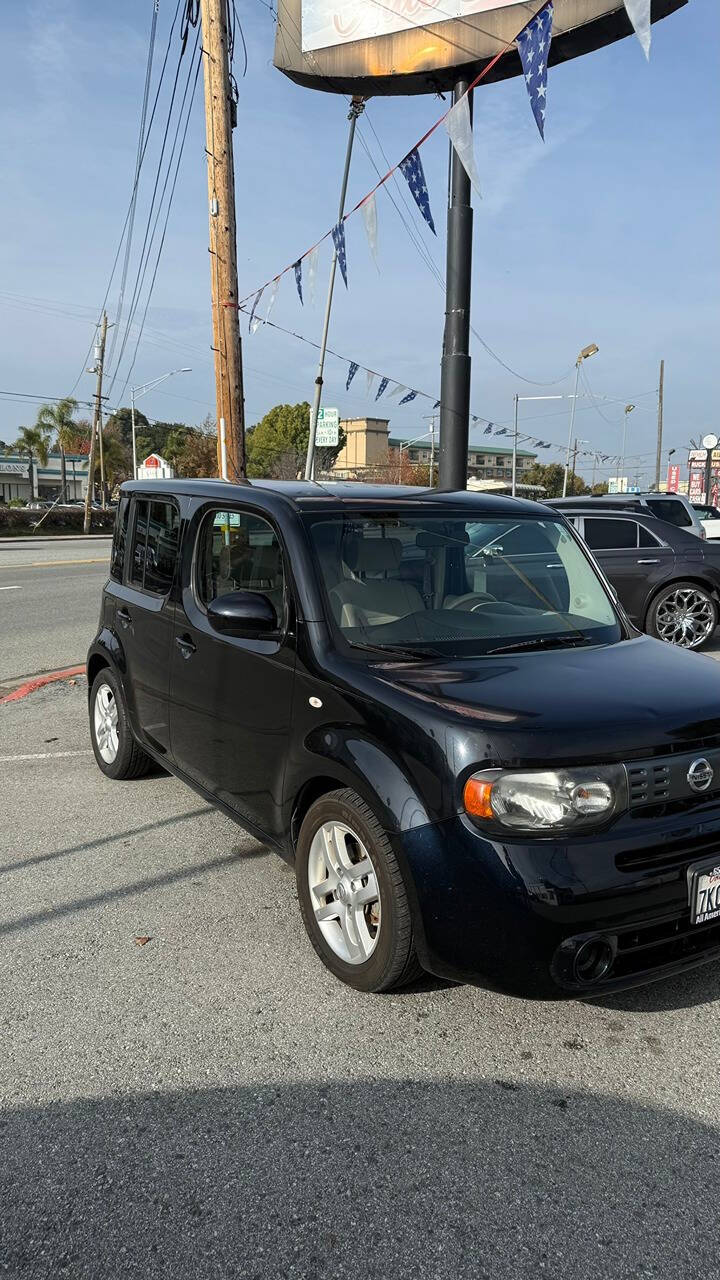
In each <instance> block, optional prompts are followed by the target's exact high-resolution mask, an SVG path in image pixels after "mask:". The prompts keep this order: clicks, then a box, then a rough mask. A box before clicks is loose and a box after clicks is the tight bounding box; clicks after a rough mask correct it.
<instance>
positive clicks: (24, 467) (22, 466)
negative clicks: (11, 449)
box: [0, 462, 28, 476]
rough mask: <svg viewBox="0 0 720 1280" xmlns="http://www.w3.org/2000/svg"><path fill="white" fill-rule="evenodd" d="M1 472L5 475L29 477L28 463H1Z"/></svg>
mask: <svg viewBox="0 0 720 1280" xmlns="http://www.w3.org/2000/svg"><path fill="white" fill-rule="evenodd" d="M0 471H1V472H3V474H4V475H12V476H27V474H28V463H27V462H0Z"/></svg>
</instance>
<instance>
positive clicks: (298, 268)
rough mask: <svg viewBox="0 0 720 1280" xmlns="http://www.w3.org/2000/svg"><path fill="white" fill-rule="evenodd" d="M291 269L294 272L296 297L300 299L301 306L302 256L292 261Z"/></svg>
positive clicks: (301, 304)
mask: <svg viewBox="0 0 720 1280" xmlns="http://www.w3.org/2000/svg"><path fill="white" fill-rule="evenodd" d="M293 270H294V272H295V284H296V285H297V291H298V298H299V299H300V306H301V307H302V306H303V305H304V304H303V296H302V258H298V260H297V262H294V263H293Z"/></svg>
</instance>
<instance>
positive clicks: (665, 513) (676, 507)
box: [647, 498, 692, 529]
mask: <svg viewBox="0 0 720 1280" xmlns="http://www.w3.org/2000/svg"><path fill="white" fill-rule="evenodd" d="M647 504H648V507H649V509H650V511H652V513H653V515H654V516H658V517H659V518H660V519H661V520H667V521H668V523H669V524H675V525H677V527H678V529H687V527H688V525H691V524H692V517H691V516H690V515H689V513H688V512H687V511H686V510H685V507H684V506H683V504H682V502H677V501H676V500H675V499H673V498H667V499H664V500H663V501H661V502H657V501H655V500H654V499H653V498H648V499H647Z"/></svg>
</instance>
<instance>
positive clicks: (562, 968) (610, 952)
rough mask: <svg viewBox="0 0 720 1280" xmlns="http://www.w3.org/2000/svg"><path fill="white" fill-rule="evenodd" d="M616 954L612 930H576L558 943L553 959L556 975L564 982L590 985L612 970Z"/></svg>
mask: <svg viewBox="0 0 720 1280" xmlns="http://www.w3.org/2000/svg"><path fill="white" fill-rule="evenodd" d="M616 954H617V938H616V937H614V935H612V934H603V933H591V934H579V935H578V936H577V937H574V938H566V939H565V941H564V942H562V943H561V944H560V946H559V947H558V949H557V951H556V953H555V959H554V963H553V969H554V970H555V975H556V978H557V979H559V981H560V982H561V984H562V985H563V986H572V987H591V986H592V985H593V984H594V983H597V982H602V981H603V980H604V979H606V978H608V977H609V976H610V974H611V972H612V967H613V965H614V963H615V956H616Z"/></svg>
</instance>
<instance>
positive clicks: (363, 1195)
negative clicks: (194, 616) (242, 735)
mask: <svg viewBox="0 0 720 1280" xmlns="http://www.w3.org/2000/svg"><path fill="white" fill-rule="evenodd" d="M0 787H1V794H2V797H3V811H4V814H5V821H4V822H3V824H2V829H1V831H0V885H1V888H2V892H1V893H0V935H2V942H3V946H2V950H1V951H0V1022H1V1025H2V1031H3V1044H4V1052H3V1054H2V1055H0V1094H1V1095H2V1101H3V1107H2V1117H1V1118H0V1146H1V1148H2V1158H1V1159H0V1274H5V1275H9V1276H12V1277H22V1278H24V1277H27V1278H28V1280H29V1278H30V1277H32V1280H45V1277H51V1276H52V1277H57V1276H69V1277H72V1280H75V1278H76V1277H77V1278H80V1277H82V1278H85V1277H87V1278H88V1280H90V1278H91V1277H92V1280H100V1278H104V1277H115V1276H118V1277H120V1276H133V1275H138V1276H140V1275H145V1276H147V1275H153V1276H156V1275H160V1276H172V1277H183V1278H188V1280H190V1278H192V1280H196V1278H198V1280H204V1278H205V1277H213V1278H215V1277H217V1278H219V1277H228V1276H232V1277H235V1276H237V1277H248V1278H249V1280H252V1278H255V1277H258V1278H262V1280H265V1278H266V1277H267V1278H268V1280H269V1278H270V1277H273V1278H274V1277H280V1276H282V1277H292V1278H293V1280H294V1278H296V1277H297V1278H298V1280H300V1278H301V1277H302V1278H306V1280H310V1278H313V1280H315V1278H317V1280H319V1278H320V1277H322V1278H323V1280H326V1278H331V1277H351V1276H352V1277H355V1276H358V1275H362V1276H364V1277H382V1278H383V1280H386V1278H393V1280H394V1278H404V1277H413V1280H417V1278H418V1277H422V1278H423V1280H425V1278H426V1277H427V1278H428V1280H430V1278H432V1280H435V1278H436V1277H437V1280H441V1278H442V1280H446V1278H447V1277H449V1276H452V1277H460V1278H461V1280H466V1278H467V1280H470V1278H471V1277H472V1280H476V1278H477V1277H492V1280H504V1278H505V1277H508V1278H510V1277H513V1278H517V1277H528V1280H529V1278H530V1277H533V1280H536V1277H538V1276H548V1277H553V1278H554V1280H560V1278H562V1280H565V1278H566V1277H567V1278H568V1280H570V1277H572V1278H573V1280H576V1278H578V1277H580V1278H582V1277H593V1278H595V1277H597V1278H598V1280H599V1278H600V1277H603V1278H604V1277H608V1276H612V1277H628V1278H629V1277H633V1278H635V1277H661V1276H662V1277H668V1276H672V1277H674V1278H677V1277H682V1278H685V1277H687V1278H688V1280H689V1278H690V1277H698V1276H702V1277H709V1276H717V1275H718V1274H720V1264H719V1263H718V1253H717V1244H716V1242H715V1239H714V1230H713V1226H714V1221H715V1217H716V1206H717V1194H718V1190H720V1177H719V1174H720V1154H719V1150H720V1148H719V1144H718V1131H717V1109H718V1108H717V1062H718V1050H719V1047H720V1044H719V1041H720V1037H719V1035H718V1018H717V1015H718V1009H719V1008H720V1005H718V995H720V971H719V970H718V967H717V966H714V967H707V968H703V969H699V970H696V971H695V972H694V973H691V974H688V975H686V976H685V977H683V978H682V979H679V980H675V981H670V982H665V983H663V984H657V985H654V986H650V987H646V988H644V989H641V990H638V991H634V992H629V993H626V994H624V995H620V996H615V997H613V998H607V999H605V1000H602V1001H596V1002H586V1003H544V1002H535V1003H532V1002H528V1001H523V1000H519V999H516V998H511V997H506V996H503V995H498V994H495V993H492V992H489V991H487V990H483V989H480V988H476V987H470V986H449V985H445V984H442V983H439V982H436V981H433V980H428V981H425V982H422V983H420V984H418V985H416V986H415V987H411V988H409V989H407V990H405V991H401V992H398V993H395V994H392V995H385V996H364V995H360V994H358V993H355V992H353V991H350V990H349V989H347V988H344V987H343V986H341V985H340V984H339V983H338V982H336V981H335V980H334V979H333V978H332V977H331V976H330V975H329V974H328V973H327V972H326V971H325V970H324V969H323V968H322V967H321V965H320V963H319V961H318V960H317V958H316V957H315V954H314V952H313V950H312V948H311V946H310V944H309V942H308V941H307V940H306V938H305V935H304V932H303V930H302V926H301V923H300V917H299V912H298V908H297V902H296V895H295V885H294V877H293V873H292V871H291V870H290V869H289V868H288V867H286V866H285V865H284V864H283V863H282V862H281V861H280V860H279V859H278V858H277V857H276V856H275V855H272V854H269V853H268V852H267V851H266V850H265V849H264V848H263V847H262V846H260V845H259V844H257V843H256V842H255V841H253V840H252V839H250V838H249V837H247V836H246V835H244V834H243V832H242V831H241V830H240V829H239V828H238V827H236V826H235V825H234V824H233V823H231V822H230V821H229V820H228V819H226V818H224V817H221V816H220V815H218V814H216V813H215V812H214V811H213V810H211V809H210V808H209V807H208V806H207V805H206V804H205V803H204V802H203V801H202V800H201V799H199V798H198V797H197V796H196V795H194V794H193V793H192V792H190V791H189V790H187V789H186V788H184V787H183V786H182V785H180V784H179V783H178V782H177V781H175V780H174V779H172V778H170V777H167V776H165V775H162V774H157V775H155V776H153V777H150V778H147V779H144V780H141V781H137V782H132V783H111V782H109V781H107V780H106V779H105V778H104V777H103V776H102V775H101V774H100V772H99V771H98V770H97V768H96V766H95V763H94V760H93V757H92V755H91V753H90V749H89V743H88V737H87V731H86V690H85V685H84V681H79V682H78V683H76V684H74V685H71V684H62V685H56V686H52V687H49V688H47V689H44V690H41V691H40V692H38V693H35V694H33V695H32V696H31V697H30V698H28V699H25V700H24V701H21V702H17V703H13V704H8V705H6V706H4V707H0ZM145 939H149V941H144V940H145ZM3 1268H4V1270H3Z"/></svg>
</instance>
